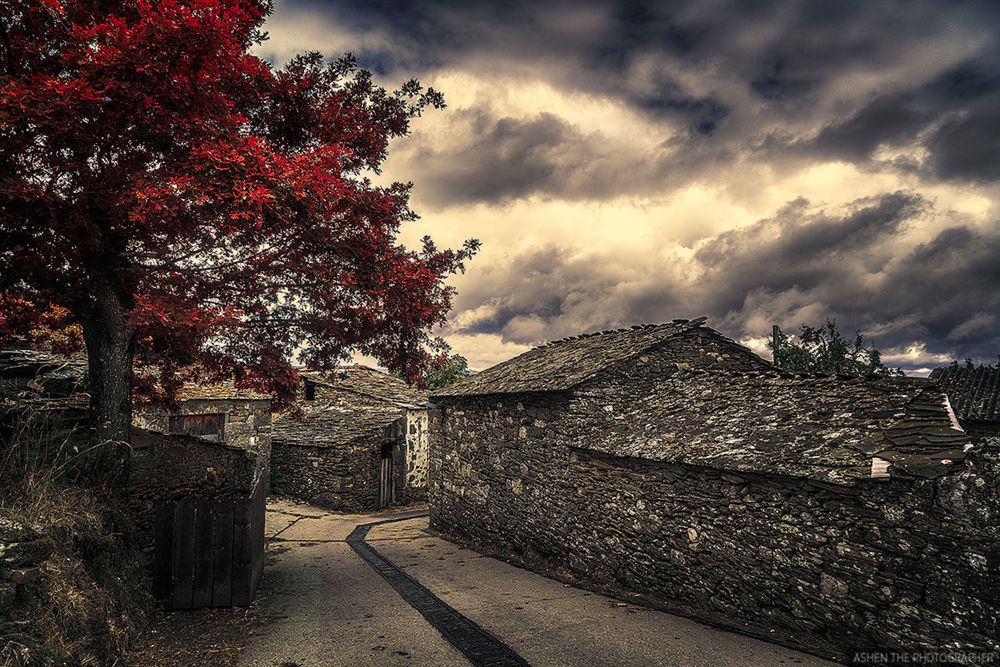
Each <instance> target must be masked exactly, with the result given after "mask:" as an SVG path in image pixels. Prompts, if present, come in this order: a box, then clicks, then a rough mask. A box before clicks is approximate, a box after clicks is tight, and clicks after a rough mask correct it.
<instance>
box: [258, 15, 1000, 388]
mask: <svg viewBox="0 0 1000 667" xmlns="http://www.w3.org/2000/svg"><path fill="white" fill-rule="evenodd" d="M296 12H299V13H300V14H301V15H302V16H305V17H306V19H304V20H308V21H312V20H314V19H316V17H324V20H326V21H328V22H329V24H330V25H332V26H336V27H337V30H339V31H340V32H339V33H338V34H341V33H344V32H345V31H346V34H348V35H351V36H353V37H352V39H351V40H349V41H348V43H347V45H348V48H350V50H352V51H355V52H356V53H357V54H358V55H359V57H360V61H361V63H362V64H363V65H365V66H367V67H370V68H372V69H373V70H374V71H376V72H377V73H378V74H380V75H382V76H384V77H385V79H386V80H388V81H399V80H403V79H405V78H408V77H409V76H417V77H419V78H421V79H422V80H425V81H426V80H434V78H435V77H441V78H442V79H443V80H445V81H461V82H466V83H468V82H473V84H474V85H473V86H472V87H473V88H475V87H476V86H477V85H478V86H479V88H477V90H478V91H479V92H477V93H476V94H475V95H473V94H468V95H463V94H464V93H466V92H467V91H466V90H463V89H459V90H454V89H452V90H448V89H447V88H445V90H444V93H445V96H446V98H449V96H451V98H452V99H459V100H461V101H460V102H458V103H452V106H450V107H449V109H448V110H447V111H446V112H438V113H441V114H443V115H441V116H440V120H437V121H435V120H433V118H434V117H435V116H436V114H428V116H427V117H426V118H422V119H420V121H419V122H417V123H415V124H414V129H415V134H414V136H412V137H410V138H409V139H407V140H405V141H402V142H400V143H398V144H396V145H394V146H393V148H392V150H391V151H390V155H391V157H390V159H391V160H396V161H397V162H396V163H395V166H398V167H399V168H400V173H403V174H404V176H403V178H404V179H411V178H412V179H413V180H414V181H415V182H416V188H415V190H414V193H415V194H414V201H415V205H416V208H417V209H418V210H419V211H421V212H422V213H423V214H424V216H425V218H424V219H425V220H427V221H429V223H428V224H431V225H433V224H435V223H434V221H435V220H440V221H441V222H439V223H437V224H439V225H441V226H440V227H438V228H437V229H435V228H433V227H432V228H431V231H439V230H441V229H446V228H445V227H444V225H447V224H454V225H461V224H465V223H464V221H465V220H466V218H468V219H469V220H472V221H471V222H469V223H468V224H469V225H479V227H470V228H469V230H468V233H465V232H463V234H464V235H465V236H478V237H481V238H483V240H484V241H485V249H484V251H483V254H482V255H481V256H480V257H478V258H476V259H475V260H474V261H473V262H471V263H470V265H469V273H468V275H467V276H465V277H463V278H462V279H461V281H460V293H459V296H458V299H457V301H456V307H455V311H454V313H453V322H452V324H451V325H450V328H449V331H452V332H459V333H464V334H470V335H471V334H489V335H495V336H497V337H498V340H501V341H502V342H503V343H507V344H514V343H516V344H533V343H538V342H541V341H543V340H547V339H552V338H558V337H562V336H566V335H572V334H576V333H580V332H582V331H593V330H597V329H602V328H607V327H613V326H620V325H629V324H633V323H637V322H650V321H661V320H665V319H670V318H674V317H683V316H697V315H702V314H705V315H709V316H710V317H711V318H713V321H714V322H716V323H717V324H718V325H719V326H720V327H722V328H724V329H725V330H726V331H727V333H729V334H730V335H733V336H737V337H740V338H754V337H760V336H762V335H764V334H766V332H767V331H768V330H769V327H770V324H771V323H776V324H779V325H781V326H783V327H785V328H790V329H796V328H797V326H798V325H799V324H802V323H807V322H808V323H819V322H821V321H822V320H823V319H824V318H826V317H832V318H836V319H837V320H838V321H839V322H840V324H841V326H842V328H843V329H844V330H847V331H851V330H853V329H855V328H860V329H862V330H864V331H865V332H867V333H869V334H870V335H871V336H872V337H873V339H874V340H875V341H876V342H877V343H878V344H879V345H880V346H881V347H883V349H884V350H895V354H896V356H897V357H898V358H899V359H900V360H901V361H900V362H899V363H904V365H908V366H910V367H914V368H915V367H920V366H927V365H936V364H937V363H940V362H941V361H942V360H943V359H944V358H945V357H949V356H950V357H954V358H964V357H965V356H970V357H973V358H976V359H982V360H987V359H994V358H995V356H996V354H997V353H998V352H1000V334H998V331H1000V322H998V321H997V320H998V315H997V313H998V312H1000V219H998V215H1000V199H998V198H1000V2H996V1H995V0H981V1H968V2H953V1H952V0H842V1H840V2H818V1H815V0H779V1H777V2H774V1H769V2H764V1H763V0H715V1H711V2H707V1H704V0H679V1H669V2H668V1H666V0H664V1H662V2H643V1H636V0H621V1H618V2H604V1H603V0H574V1H573V2H569V1H564V2H541V3H540V2H534V1H531V2H529V1H528V0H508V1H507V2H504V3H496V2H486V1H484V0H466V1H463V2H454V1H451V0H424V1H422V2H400V1H396V0H371V1H367V2H357V1H355V0H329V1H320V0H287V1H286V2H283V3H282V2H279V4H278V13H277V17H278V18H280V17H281V16H293V15H295V13H296ZM316 20H318V19H316ZM354 38H356V40H354ZM352 40H353V41H352ZM355 41H356V45H354V44H355ZM339 45H340V44H339V42H338V46H339ZM331 55H333V54H331ZM449 76H450V77H452V78H451V79H449V78H448V77H449ZM458 85H459V86H463V85H465V84H464V83H463V84H458ZM529 90H530V91H535V92H534V95H536V96H537V97H536V98H531V93H527V92H524V91H529ZM587 105H590V106H589V107H588V106H587ZM582 107H586V108H582ZM425 123H426V124H425ZM435 123H437V124H436V125H435ZM424 128H428V129H427V130H426V131H425V129H424ZM706 192H707V193H709V194H705V193H706ZM713 197H714V200H713ZM623 202H624V203H623ZM657 206H659V207H661V209H662V211H660V209H656V210H655V211H654V212H652V213H651V212H649V211H648V210H647V208H653V209H655V208H656V207H657ZM546 207H547V208H546ZM595 211H597V212H595ZM546 215H552V216H554V217H555V216H563V217H562V218H561V219H560V220H553V221H550V220H547V219H545V216H546ZM658 215H662V216H663V219H662V220H661V219H660V218H657V217H656V216H658ZM630 216H631V217H630ZM631 218H634V219H631ZM567 221H568V222H567ZM585 221H589V222H585ZM587 225H590V227H587ZM598 225H604V226H605V227H604V228H603V230H599V231H600V233H599V232H598V231H595V230H594V229H592V227H594V226H598ZM672 226H673V227H672ZM508 227H509V229H510V230H511V231H509V232H507V231H502V230H505V229H507V228H508ZM446 231H450V230H448V229H446ZM578 231H579V233H577V232H578ZM584 232H586V233H584ZM522 235H523V236H526V237H530V238H527V240H523V242H522V239H521V238H520V236H522ZM631 236H635V237H637V238H641V239H644V240H643V241H641V242H640V241H635V242H633V243H631V244H630V243H626V242H624V241H623V239H627V238H630V237H631ZM584 239H586V240H584ZM643 244H645V245H643ZM908 347H910V348H912V349H914V350H916V352H913V353H912V354H910V353H907V354H908V355H909V356H907V355H906V354H904V352H905V351H906V349H907V348H908Z"/></svg>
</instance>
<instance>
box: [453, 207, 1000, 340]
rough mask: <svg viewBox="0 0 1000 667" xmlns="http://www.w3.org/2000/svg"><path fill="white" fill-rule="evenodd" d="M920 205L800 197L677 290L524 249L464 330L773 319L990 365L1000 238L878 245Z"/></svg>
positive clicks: (588, 261)
mask: <svg viewBox="0 0 1000 667" xmlns="http://www.w3.org/2000/svg"><path fill="white" fill-rule="evenodd" d="M927 206H929V204H928V203H927V202H925V201H924V200H922V199H920V198H919V197H917V196H914V195H911V194H905V193H899V192H897V193H893V194H887V195H884V196H882V197H880V198H878V199H876V200H863V201H858V202H854V203H853V204H852V206H851V207H850V208H852V209H853V210H851V211H850V212H848V213H847V214H846V215H843V216H841V217H837V216H833V215H830V214H828V213H827V212H825V211H822V210H816V209H815V208H813V207H811V206H810V204H809V203H808V202H806V201H804V200H796V201H793V202H790V203H789V204H788V205H787V206H785V207H784V208H783V209H782V210H781V211H779V212H778V213H777V214H776V215H775V216H774V217H772V218H768V219H765V220H761V221H759V222H757V223H755V224H753V225H751V226H750V227H748V228H745V229H741V230H736V231H732V232H726V233H724V234H721V235H720V236H719V237H718V238H716V239H714V240H712V241H711V242H709V243H707V244H705V245H704V246H703V247H702V248H701V249H700V250H699V251H698V252H697V253H696V254H695V256H694V258H693V260H692V261H691V263H690V265H687V266H683V267H681V268H683V269H684V271H690V272H694V273H695V274H697V275H698V276H699V279H698V280H697V281H695V282H694V284H692V285H690V286H684V287H683V288H682V289H678V288H677V285H676V283H675V282H674V281H673V280H671V279H672V278H673V276H674V274H673V273H672V272H671V267H667V266H661V267H659V269H660V270H659V271H655V270H654V271H650V272H648V273H647V272H643V274H644V275H651V276H654V277H653V278H646V279H640V280H635V278H636V274H635V273H634V271H633V270H630V269H634V268H635V266H634V264H633V263H634V262H635V261H636V258H635V257H617V258H616V257H612V256H602V255H600V254H599V253H595V254H593V255H590V256H584V257H581V256H578V255H576V254H575V253H573V252H572V251H567V250H562V249H559V248H555V247H548V248H546V249H545V250H544V251H532V252H531V253H528V254H526V255H523V256H519V257H516V258H514V259H513V261H511V262H510V264H509V265H508V266H506V267H505V268H504V269H502V270H495V269H494V270H488V272H487V275H486V276H484V280H483V282H489V284H490V285H492V287H493V289H492V290H491V293H492V294H494V295H501V296H493V298H492V300H489V304H490V306H491V307H490V308H488V309H487V310H486V312H485V313H484V314H483V316H482V317H480V318H477V319H475V320H473V321H472V322H469V323H468V324H467V325H466V328H465V331H467V332H471V333H496V334H500V335H501V336H503V337H504V338H505V339H508V340H510V341H512V342H516V343H533V342H537V339H536V338H534V337H533V336H534V334H535V333H536V332H537V331H538V330H544V331H546V332H549V333H551V335H552V336H554V337H560V336H565V335H572V334H573V333H576V332H580V331H584V330H599V329H604V328H609V327H617V326H626V325H630V324H633V323H636V322H659V321H664V320H667V319H670V318H672V317H677V316H688V317H694V316H697V315H708V316H709V317H710V318H711V319H712V320H713V322H715V323H717V324H718V325H720V326H721V327H722V328H723V329H725V330H726V331H727V333H729V334H730V335H733V336H737V337H740V338H746V337H754V336H760V335H761V334H762V333H764V332H766V331H767V330H769V328H770V324H771V323H774V324H779V325H780V326H782V327H784V328H786V329H788V330H791V331H795V330H797V329H798V325H800V324H802V323H813V324H818V323H821V322H822V320H823V318H826V317H831V318H833V319H836V320H837V321H838V322H839V323H840V324H841V326H842V328H843V330H845V331H847V332H851V331H854V330H856V329H861V330H863V331H866V332H874V335H873V340H874V341H875V342H876V343H877V344H878V345H880V346H881V347H882V348H883V349H901V348H905V347H906V346H908V345H911V344H913V343H917V342H921V341H928V340H930V341H935V340H936V341H942V342H945V341H946V342H947V347H948V349H949V350H950V351H951V352H952V353H953V354H954V355H956V358H965V357H966V356H970V357H973V358H982V357H987V356H989V354H988V353H987V354H984V351H989V350H1000V326H998V325H1000V322H998V321H997V316H996V313H998V312H1000V290H997V286H998V285H1000V230H996V229H995V230H993V231H991V232H984V231H981V230H975V229H970V228H968V227H965V226H957V227H951V228H947V229H945V230H943V231H941V232H939V233H938V234H937V235H936V236H935V237H934V238H932V239H931V240H929V241H927V242H925V243H921V244H918V245H916V246H915V247H914V248H912V249H911V250H909V251H907V252H905V253H903V254H902V255H899V256H893V255H892V254H891V253H890V252H889V251H888V250H887V249H886V248H885V247H884V246H885V244H887V243H889V242H891V240H892V239H893V237H894V236H895V235H896V234H897V233H898V232H899V231H900V230H901V228H903V227H905V226H906V225H907V223H908V221H910V220H911V219H913V218H914V217H916V216H918V215H919V214H921V213H922V212H924V211H925V210H926V207H927ZM630 265H632V266H630ZM673 268H674V269H676V268H677V267H673ZM657 276H658V277H659V278H660V279H659V280H658V279H656V277H657ZM483 296H484V295H481V294H475V293H472V294H464V295H462V297H460V301H461V300H464V299H471V300H472V301H473V302H479V301H482V297H483ZM460 305H461V303H460ZM538 319H540V320H541V321H542V322H540V323H537V324H536V325H535V326H525V323H526V322H528V321H536V320H538ZM761 322H764V323H767V327H766V328H764V327H761V326H759V323H761ZM541 324H544V327H542V326H540V325H541Z"/></svg>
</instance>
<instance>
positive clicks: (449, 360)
mask: <svg viewBox="0 0 1000 667" xmlns="http://www.w3.org/2000/svg"><path fill="white" fill-rule="evenodd" d="M470 375H472V371H470V370H469V362H468V360H467V359H466V358H465V357H463V356H462V355H460V354H452V355H449V356H447V357H445V358H444V359H443V360H442V361H440V363H432V364H431V366H430V368H429V369H428V370H427V375H426V379H425V383H426V384H427V388H428V389H440V388H442V387H447V386H448V385H450V384H455V383H456V382H458V381H459V380H463V379H465V378H467V377H469V376H470Z"/></svg>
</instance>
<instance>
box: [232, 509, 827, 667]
mask: <svg viewBox="0 0 1000 667" xmlns="http://www.w3.org/2000/svg"><path fill="white" fill-rule="evenodd" d="M416 513H417V512H400V513H384V514H373V515H347V514H334V513H330V512H326V511H324V510H321V509H318V508H315V507H311V506H309V505H300V504H291V503H286V502H283V501H278V502H273V503H272V504H270V505H269V507H268V536H269V537H270V538H271V539H272V541H271V544H270V547H269V549H268V551H269V554H270V556H269V561H270V562H269V564H268V566H267V567H266V568H265V570H264V577H263V580H262V582H261V588H260V591H259V593H258V597H259V601H258V602H255V606H256V607H257V609H256V613H257V615H258V616H259V617H261V618H262V619H263V620H264V621H265V625H264V626H263V627H262V628H261V629H260V630H258V632H257V633H256V634H255V635H254V636H252V637H249V638H248V641H247V646H246V649H245V650H244V651H243V653H242V655H241V658H240V665H245V666H246V667H293V666H298V667H319V666H322V665H376V664H378V665H384V664H398V665H403V664H408V665H467V664H469V660H468V659H467V658H466V657H465V655H463V653H462V652H460V651H459V650H458V649H457V648H455V646H453V645H452V644H451V643H449V641H447V640H446V639H445V638H444V636H443V635H442V630H439V629H438V628H437V627H435V625H437V626H438V627H441V628H443V631H444V632H447V633H452V634H453V635H456V636H460V637H464V639H463V640H462V641H465V642H466V643H465V644H464V646H465V648H466V650H467V651H472V652H476V651H480V653H478V654H476V655H483V656H489V657H487V658H485V659H484V661H486V662H490V663H491V664H525V663H527V664H531V665H638V664H642V665H746V664H755V665H756V664H761V665H779V664H801V665H820V664H830V663H826V662H824V661H822V660H820V659H818V658H816V657H813V656H810V655H806V654H803V653H798V652H796V651H792V650H790V649H786V648H782V647H780V646H776V645H773V644H769V643H766V642H762V641H758V640H755V639H751V638H749V637H745V636H742V635H739V634H733V633H729V632H724V631H722V630H718V629H715V628H710V627H707V626H704V625H702V624H700V623H697V622H695V621H692V620H689V619H686V618H682V617H678V616H674V615H671V614H667V613H664V612H659V611H654V610H651V609H647V608H644V607H639V606H633V605H629V604H626V603H623V602H621V601H619V600H615V599H613V598H608V597H605V596H602V595H598V594H595V593H591V592H588V591H585V590H581V589H577V588H573V587H571V586H568V585H566V584H563V583H560V582H558V581H554V580H552V579H548V578H545V577H542V576H539V575H537V574H533V573H531V572H528V571H526V570H523V569H520V568H517V567H514V566H512V565H508V564H506V563H503V562H501V561H498V560H496V559H493V558H487V557H483V556H480V555H479V554H477V553H475V552H473V551H469V550H467V549H462V548H459V547H458V546H456V545H454V544H451V543H450V542H447V541H445V540H442V539H439V538H436V537H433V536H431V535H429V534H427V532H426V528H427V517H426V516H418V517H416V518H409V519H404V520H400V521H392V522H386V521H387V520H391V519H400V518H403V517H407V516H411V515H412V514H416ZM379 522H385V523H379ZM367 524H375V525H371V526H366V525H367ZM358 526H366V527H363V528H361V529H358ZM352 533H354V537H352V542H354V545H353V546H355V547H358V545H359V544H363V545H367V547H370V549H371V550H372V551H373V552H374V554H375V556H368V558H378V557H380V558H381V559H382V560H381V561H379V562H380V563H381V565H380V567H381V568H382V570H383V571H386V569H389V570H391V571H394V572H395V571H399V572H402V573H405V575H408V577H406V576H403V575H401V574H398V573H397V574H395V575H392V574H390V575H389V576H390V579H389V580H387V579H386V578H385V577H383V576H382V575H380V574H379V572H378V571H376V569H375V567H373V565H372V564H370V563H369V562H368V561H366V559H365V558H363V557H362V555H361V553H360V552H356V551H355V549H354V548H352V544H351V543H349V542H348V537H349V536H351V535H352ZM359 536H361V539H363V543H362V542H359V541H358V539H359ZM359 548H360V549H364V547H359ZM385 562H388V563H389V564H388V565H387V564H386V563H385ZM393 566H395V567H394V568H393ZM390 581H392V583H390ZM414 582H416V583H414ZM394 585H395V586H397V587H399V588H400V590H402V592H403V595H401V593H400V591H397V589H396V588H394ZM404 595H405V596H406V597H405V598H404ZM435 598H436V600H435ZM442 603H443V604H442ZM415 607H416V608H415ZM417 608H420V609H422V610H423V612H424V613H423V614H422V613H421V611H418V609H417ZM428 619H430V620H428ZM432 621H433V622H434V624H435V625H432ZM456 633H457V634H456ZM463 633H464V634H463ZM460 645H462V644H460ZM504 651H508V653H506V657H504ZM483 652H485V653H483ZM518 661H520V662H518Z"/></svg>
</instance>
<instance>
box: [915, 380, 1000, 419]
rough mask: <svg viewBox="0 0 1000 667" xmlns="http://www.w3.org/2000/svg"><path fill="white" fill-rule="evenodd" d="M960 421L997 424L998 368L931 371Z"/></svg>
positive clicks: (999, 408)
mask: <svg viewBox="0 0 1000 667" xmlns="http://www.w3.org/2000/svg"><path fill="white" fill-rule="evenodd" d="M929 379H930V381H931V382H933V383H934V384H936V385H937V386H938V387H940V388H941V390H942V391H944V392H945V393H946V394H948V398H949V399H951V406H952V408H954V409H955V414H956V415H957V416H958V418H959V419H969V420H974V421H984V422H1000V368H985V367H979V368H966V367H963V366H945V367H943V368H935V369H934V370H933V371H931V374H930V378H929Z"/></svg>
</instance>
